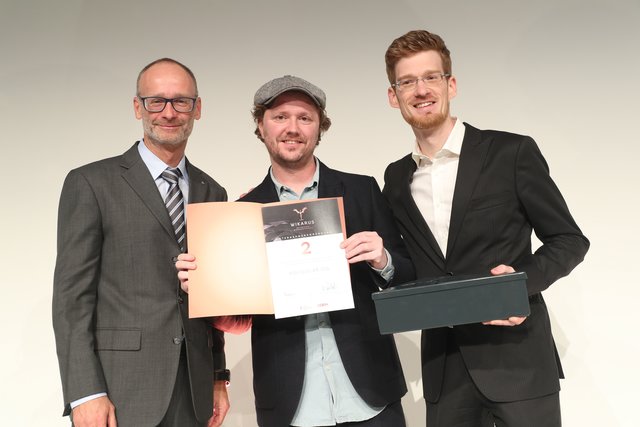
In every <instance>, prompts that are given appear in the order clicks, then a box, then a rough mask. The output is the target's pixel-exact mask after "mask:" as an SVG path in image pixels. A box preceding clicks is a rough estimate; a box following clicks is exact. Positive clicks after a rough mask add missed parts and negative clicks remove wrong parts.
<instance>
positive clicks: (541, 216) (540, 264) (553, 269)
mask: <svg viewBox="0 0 640 427" xmlns="http://www.w3.org/2000/svg"><path fill="white" fill-rule="evenodd" d="M516 158H517V160H516V168H515V173H516V187H517V192H518V197H519V198H520V202H521V203H522V205H523V206H524V209H525V212H526V215H527V217H528V219H529V222H530V223H531V225H532V227H533V230H534V231H535V233H536V236H537V237H538V239H539V240H540V241H541V242H542V246H540V248H538V249H537V250H536V251H535V253H533V254H532V255H527V256H525V257H523V258H522V259H519V260H517V262H516V263H515V265H513V267H514V268H515V269H516V271H525V272H526V273H527V277H528V279H527V287H528V291H529V294H530V295H532V294H535V293H538V292H541V291H543V290H545V289H546V288H548V287H549V286H550V285H551V284H552V283H553V282H555V281H556V280H558V279H559V278H561V277H563V276H566V275H567V274H569V273H570V272H571V270H573V269H574V268H575V267H576V266H577V265H578V264H579V263H580V262H582V260H583V259H584V256H585V254H586V253H587V250H588V249H589V240H587V238H586V237H585V236H584V235H583V234H582V231H580V228H579V227H578V225H577V224H576V222H575V221H574V219H573V217H572V216H571V213H570V212H569V208H568V207H567V204H566V202H565V200H564V198H563V197H562V194H561V193H560V190H559V189H558V187H557V186H556V185H555V183H554V182H553V180H552V179H551V177H550V175H549V168H548V166H547V163H546V161H545V160H544V157H543V156H542V153H541V152H540V149H539V148H538V146H537V145H536V143H535V142H534V141H533V140H532V139H530V138H528V139H527V140H525V141H524V142H523V143H521V144H520V147H519V150H518V153H517V157H516Z"/></svg>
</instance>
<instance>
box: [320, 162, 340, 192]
mask: <svg viewBox="0 0 640 427" xmlns="http://www.w3.org/2000/svg"><path fill="white" fill-rule="evenodd" d="M318 164H319V165H320V175H319V178H318V181H319V183H318V198H327V197H342V196H344V184H343V182H342V180H341V179H340V176H339V175H338V174H337V173H335V172H334V171H333V170H332V169H329V168H328V167H327V166H326V165H325V164H324V163H322V162H321V161H320V160H318Z"/></svg>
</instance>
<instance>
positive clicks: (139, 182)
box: [120, 144, 178, 245]
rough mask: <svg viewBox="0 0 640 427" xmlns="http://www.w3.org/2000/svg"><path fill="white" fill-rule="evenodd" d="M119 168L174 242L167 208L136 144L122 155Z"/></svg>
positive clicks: (123, 176)
mask: <svg viewBox="0 0 640 427" xmlns="http://www.w3.org/2000/svg"><path fill="white" fill-rule="evenodd" d="M120 166H121V167H122V168H123V172H122V178H124V180H125V181H127V183H128V184H129V186H131V188H132V189H133V191H134V192H135V193H136V194H137V195H138V197H139V198H140V199H141V200H142V202H143V203H144V204H145V206H146V207H147V208H148V209H149V211H150V212H151V214H152V215H153V216H154V217H155V218H156V219H157V220H158V222H159V223H160V224H161V225H162V228H164V230H165V231H166V232H167V234H169V236H171V237H172V238H173V239H174V240H175V234H174V231H173V227H172V226H171V220H170V219H169V214H168V213H167V208H166V207H165V205H164V201H163V200H162V197H161V196H160V192H159V191H158V187H157V186H156V183H155V182H154V180H153V178H152V177H151V174H150V173H149V169H148V168H147V165H145V164H144V162H143V161H142V158H141V157H140V154H139V153H138V146H137V144H134V145H133V147H131V148H130V149H129V150H128V151H127V152H126V153H124V154H123V155H122V162H121V164H120ZM177 244H178V242H176V245H177Z"/></svg>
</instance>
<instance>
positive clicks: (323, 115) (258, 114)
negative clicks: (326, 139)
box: [251, 98, 331, 142]
mask: <svg viewBox="0 0 640 427" xmlns="http://www.w3.org/2000/svg"><path fill="white" fill-rule="evenodd" d="M276 99H277V98H276ZM274 101H275V99H274ZM271 104H273V102H271ZM313 105H316V104H315V103H314V104H313ZM268 109H269V105H264V104H258V105H254V106H253V109H252V110H251V115H252V116H253V121H254V122H255V124H256V130H254V131H253V133H255V134H256V136H257V137H258V139H259V140H260V141H262V142H264V139H263V138H262V135H260V128H259V127H258V123H259V122H260V120H262V119H263V118H264V113H265V111H267V110H268ZM316 109H317V110H318V114H319V116H320V134H319V135H318V141H317V142H320V139H321V138H322V134H323V133H325V132H326V131H327V130H329V128H330V127H331V119H330V118H329V116H327V112H326V110H323V109H322V108H320V107H318V106H316Z"/></svg>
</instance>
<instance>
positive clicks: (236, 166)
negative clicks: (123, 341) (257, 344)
mask: <svg viewBox="0 0 640 427" xmlns="http://www.w3.org/2000/svg"><path fill="white" fill-rule="evenodd" d="M639 22H640V3H639V2H638V0H601V1H598V0H592V1H582V0H564V1H563V0H538V1H536V2H531V1H519V0H502V1H500V0H485V1H472V0H469V1H461V0H454V1H437V2H436V1H425V0H422V1H419V0H405V1H364V0H363V1H359V0H342V1H340V0H325V1H315V2H311V1H303V0H297V1H288V0H273V1H269V2H266V1H254V2H249V1H235V2H231V1H224V2H223V1H214V0H199V1H184V2H175V1H166V0H155V1H149V0H137V1H109V2H107V1H81V0H62V1H49V0H31V1H30V0H0V123H2V132H1V134H0V135H1V137H0V138H1V140H2V153H3V156H2V163H3V165H2V168H0V171H1V172H0V174H1V178H2V182H3V184H4V188H5V189H7V188H8V192H7V191H3V193H4V196H3V198H2V200H3V203H2V209H1V212H2V213H1V215H2V216H1V221H2V222H1V223H2V224H4V226H3V232H2V242H3V244H2V247H1V249H0V251H1V254H0V262H1V267H2V272H3V275H2V279H1V280H2V291H3V297H4V298H3V301H4V307H3V308H2V310H1V311H0V316H1V317H0V325H2V326H1V327H2V332H3V333H2V336H3V337H4V339H3V343H2V351H1V353H0V363H1V365H2V369H0V405H1V408H2V411H1V412H0V424H1V425H6V426H65V425H68V419H66V418H62V417H61V414H62V409H63V405H62V393H61V386H60V379H59V373H58V364H57V359H56V353H55V345H54V338H53V330H52V327H51V293H52V275H53V268H54V263H55V256H56V249H55V239H56V216H57V204H58V197H59V194H60V189H61V186H62V182H63V179H64V177H65V175H66V173H67V172H68V171H69V170H70V169H72V168H74V167H77V166H79V165H82V164H85V163H88V162H90V161H94V160H97V159H101V158H104V157H110V156H114V155H118V154H120V153H122V152H124V151H125V150H126V149H128V148H129V147H130V146H131V144H132V143H133V142H134V141H135V140H136V139H139V138H140V137H141V136H142V128H141V124H140V123H139V122H138V121H136V120H135V118H134V115H133V108H132V98H133V96H134V93H135V78H136V76H137V73H138V71H139V70H140V69H141V68H142V67H143V66H144V65H146V64H147V63H149V62H150V61H152V60H154V59H157V58H159V57H164V56H169V57H173V58H175V59H177V60H179V61H182V62H184V63H185V64H187V65H188V66H189V67H191V68H192V70H193V71H194V72H195V74H196V76H197V78H198V82H199V89H200V95H201V97H202V100H203V114H202V119H201V120H200V121H199V122H197V123H196V125H195V128H194V132H193V134H192V136H191V138H190V140H189V147H188V149H187V154H188V156H189V158H190V159H191V160H192V161H193V162H194V163H195V164H196V165H198V166H199V167H201V168H202V169H204V170H205V171H207V172H208V173H209V174H210V175H212V176H213V177H214V178H215V179H217V180H218V181H219V182H221V183H222V184H223V185H224V186H225V187H226V188H227V190H228V192H229V196H230V198H231V199H234V198H236V197H237V196H238V195H240V194H241V193H243V192H246V191H247V190H248V189H249V188H251V187H253V186H255V185H256V184H257V183H259V182H260V181H261V180H262V178H263V176H264V174H265V173H266V171H267V166H268V157H267V154H266V150H265V149H264V147H262V144H261V143H260V142H259V141H258V139H257V138H256V137H255V136H254V135H253V129H254V126H253V123H252V121H251V117H250V109H251V103H252V99H253V94H254V92H255V90H256V89H257V88H258V87H259V86H260V85H261V84H262V83H264V82H265V81H267V80H269V79H271V78H274V77H278V76H281V75H284V74H294V75H298V76H301V77H303V78H305V79H308V80H310V81H311V82H314V83H315V84H317V85H318V86H320V87H321V88H323V89H324V90H325V92H326V93H327V97H328V104H327V110H328V113H329V116H330V117H331V119H332V120H333V123H334V124H333V126H332V127H331V129H330V130H329V131H328V133H327V134H325V136H324V137H323V138H322V143H321V145H320V146H319V147H318V149H317V151H316V154H317V155H318V156H319V158H320V159H321V160H323V161H324V162H326V163H327V164H329V165H330V166H332V167H333V168H336V169H340V170H346V171H350V172H356V173H362V174H367V175H372V176H374V177H376V178H377V180H378V182H379V184H380V186H382V185H383V182H382V177H383V172H384V168H385V167H386V165H387V164H388V163H389V162H391V161H393V160H396V159H398V158H400V157H401V156H403V155H404V154H406V153H408V152H409V150H410V149H411V148H412V144H413V141H414V139H413V134H412V132H411V130H410V128H409V127H408V126H407V125H406V124H405V122H404V121H403V120H402V118H401V116H400V113H399V112H398V111H397V110H395V109H392V108H390V107H389V105H388V103H387V95H386V90H387V87H388V82H387V81H386V75H385V71H384V52H385V50H386V48H387V46H388V45H389V43H390V42H391V41H392V40H393V39H394V38H396V37H398V36H400V35H402V34H404V33H405V32H407V31H409V30H412V29H428V30H430V31H433V32H435V33H438V34H440V35H441V36H443V38H444V39H445V41H446V42H447V44H448V47H449V48H450V50H451V51H452V55H453V69H454V74H455V75H456V77H457V79H458V96H457V98H456V99H455V100H454V101H453V104H452V112H453V114H454V115H456V116H458V117H460V118H461V119H462V120H464V121H467V122H469V123H471V124H473V125H475V126H476V127H480V128H485V129H489V128H493V129H501V130H508V131H512V132H517V133H523V134H528V135H531V136H533V137H534V138H535V139H536V141H537V142H538V144H539V146H540V147H541V149H542V151H543V154H544V155H545V157H546V159H547V161H548V163H549V166H550V168H551V175H552V176H553V178H554V179H555V181H556V183H557V184H558V186H559V187H560V189H561V190H562V192H563V194H564V196H565V198H566V200H567V202H568V204H569V206H570V208H571V211H572V213H573V215H574V217H575V219H576V221H577V222H578V224H579V225H580V226H581V227H582V229H583V231H584V233H585V234H586V235H587V236H588V237H589V239H590V240H591V243H592V246H591V250H590V252H589V253H588V255H587V259H586V260H585V262H584V263H583V264H581V265H580V266H579V267H578V268H577V269H576V270H575V271H574V272H573V273H572V274H571V275H570V276H569V277H566V278H564V279H561V280H559V281H558V282H557V283H556V284H554V285H553V286H552V287H551V288H550V289H549V290H548V291H546V292H545V298H546V300H547V303H548V306H549V310H550V312H551V316H552V322H553V329H554V335H555V338H556V343H557V345H558V349H559V352H560V356H561V358H562V363H563V365H564V368H565V373H566V375H567V379H566V380H564V381H562V392H561V401H562V410H563V416H564V424H565V425H566V426H570V427H571V426H632V425H634V426H635V425H637V420H636V418H637V415H636V412H637V411H636V408H635V406H636V404H637V400H638V397H639V395H638V393H637V385H638V383H639V382H640V373H639V370H638V368H637V366H636V364H635V363H634V362H633V361H634V360H638V358H640V344H639V340H638V339H637V332H636V333H633V332H632V331H633V330H635V320H636V319H635V313H636V311H637V304H638V301H639V300H640V290H639V289H640V287H639V286H638V283H637V282H638V280H637V278H635V277H634V273H635V272H636V268H635V267H636V265H635V263H636V262H638V259H639V257H638V255H639V254H638V245H637V239H638V237H639V235H640V233H639V230H638V225H637V221H636V220H633V216H635V215H636V213H634V212H635V211H636V210H637V207H638V190H637V185H638V183H640V179H639V178H640V174H639V172H638V170H639V169H640V167H639V166H638V164H637V163H638V162H637V159H638V156H639V155H640V148H639V141H638V136H637V133H636V132H635V131H633V129H632V127H633V125H634V123H637V121H638V116H639V113H640V109H639V108H638V105H637V102H638V98H639V95H640V90H639V89H640V85H639V79H638V76H640V59H639V55H638V43H639V41H640V26H639V25H638V23H639ZM396 340H397V343H398V347H399V349H400V352H401V357H402V360H403V364H404V367H405V374H406V378H407V382H408V387H409V393H408V394H407V395H406V397H405V398H404V404H405V412H406V414H407V418H408V425H409V426H411V427H417V426H423V425H424V421H423V420H424V402H423V400H422V396H421V380H420V367H419V333H417V332H414V333H406V334H400V335H397V336H396ZM227 357H228V365H229V367H230V368H231V370H232V372H233V374H232V375H233V385H232V387H231V388H230V389H229V392H230V396H231V402H232V410H231V412H230V413H229V415H228V417H227V421H226V422H225V426H229V427H233V426H255V425H256V423H255V416H254V410H253V394H252V385H251V378H252V373H251V356H250V349H249V335H248V334H246V335H243V336H233V337H229V338H228V340H227ZM286 374H287V373H286V372H285V373H283V375H286Z"/></svg>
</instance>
